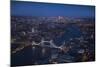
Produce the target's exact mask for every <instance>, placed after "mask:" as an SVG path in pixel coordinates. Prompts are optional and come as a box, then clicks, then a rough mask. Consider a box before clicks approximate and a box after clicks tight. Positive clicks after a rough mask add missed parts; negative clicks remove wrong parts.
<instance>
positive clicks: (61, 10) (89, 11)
mask: <svg viewBox="0 0 100 67" xmlns="http://www.w3.org/2000/svg"><path fill="white" fill-rule="evenodd" d="M11 15H12V16H13V15H14V16H67V17H94V16H95V6H86V5H83V6H82V5H68V4H50V3H39V2H22V1H12V2H11Z"/></svg>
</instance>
